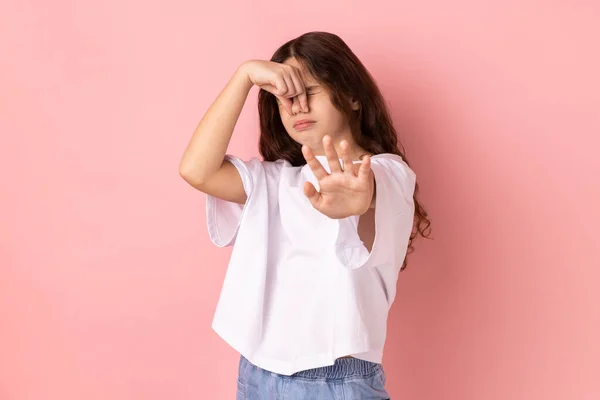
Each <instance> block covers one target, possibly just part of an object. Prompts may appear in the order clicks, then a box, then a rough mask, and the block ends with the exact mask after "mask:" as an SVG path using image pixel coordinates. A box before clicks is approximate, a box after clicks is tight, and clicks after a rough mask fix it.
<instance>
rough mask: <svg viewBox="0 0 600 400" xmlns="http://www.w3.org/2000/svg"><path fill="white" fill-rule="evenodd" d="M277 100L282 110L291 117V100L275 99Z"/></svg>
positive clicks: (284, 98)
mask: <svg viewBox="0 0 600 400" xmlns="http://www.w3.org/2000/svg"><path fill="white" fill-rule="evenodd" d="M277 98H278V99H279V101H280V102H281V106H282V107H283V108H284V110H285V111H286V112H287V113H288V114H289V115H293V114H294V112H293V111H292V105H293V104H292V103H293V102H292V99H288V98H287V97H279V96H278V97H277Z"/></svg>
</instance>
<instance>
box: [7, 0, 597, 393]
mask: <svg viewBox="0 0 600 400" xmlns="http://www.w3.org/2000/svg"><path fill="white" fill-rule="evenodd" d="M599 18H600V6H599V5H598V2H592V1H588V2H584V1H578V2H576V1H575V2H573V1H566V0H565V1H547V0H546V1H523V0H520V1H517V0H512V1H505V0H496V1H487V2H482V1H474V0H472V1H469V0H458V1H454V2H448V1H442V0H436V1H420V2H414V1H410V2H408V1H401V2H397V1H384V2H377V1H376V2H372V1H369V2H358V1H355V2H350V1H341V0H337V1H328V2H323V1H305V2H295V3H282V2H275V1H271V2H266V1H253V2H250V1H237V2H233V3H232V2H229V1H218V2H211V3H210V4H207V3H204V2H198V1H186V2H184V1H173V0H171V1H162V2H159V1H114V0H113V1H104V2H100V1H96V2H95V4H92V3H91V2H81V1H80V2H75V1H69V2H68V1H62V2H43V1H16V0H9V1H3V2H2V4H1V6H0V51H1V53H0V57H1V63H0V109H1V111H0V115H1V117H0V132H1V142H0V149H1V151H2V155H1V157H0V168H1V169H0V171H1V172H0V174H1V175H0V178H1V183H2V195H1V197H0V202H1V210H2V212H1V213H0V218H1V219H0V226H1V230H0V235H1V247H0V251H1V259H0V263H1V270H0V399H1V400H34V399H35V400H81V399H86V400H96V399H97V400H106V399H111V400H131V399H140V400H142V399H143V400H159V399H160V400H162V399H173V400H178V399H227V398H233V396H234V394H235V377H236V373H237V359H238V356H237V354H235V352H234V351H233V350H231V349H230V348H229V347H228V346H227V345H226V344H225V343H224V342H223V341H221V339H220V338H219V337H218V336H217V335H216V334H215V333H213V332H212V330H211V328H210V325H211V319H212V314H213V311H214V308H215V305H216V301H217V297H218V293H219V290H220V285H221V282H222V279H223V276H224V272H225V267H226V263H227V260H228V255H229V250H220V249H217V248H215V247H213V246H212V245H211V244H210V242H209V239H208V235H207V230H206V226H205V209H204V206H205V205H204V196H203V195H202V194H201V193H199V192H196V191H195V190H193V189H192V188H191V187H189V186H188V185H187V184H186V183H185V182H184V181H183V180H182V179H181V178H180V177H179V175H178V164H179V159H180V157H181V154H182V153H183V150H184V148H185V146H186V145H187V142H188V140H189V138H190V136H191V134H192V131H193V129H194V128H195V126H196V124H197V122H198V121H199V119H200V118H201V117H202V114H203V112H204V111H205V110H206V109H207V107H208V106H209V105H210V103H211V102H212V100H213V99H214V98H215V97H216V95H217V94H218V93H219V91H220V90H221V89H222V87H223V86H224V85H225V83H226V81H227V80H228V78H229V77H230V75H231V74H232V73H233V71H234V70H235V68H236V67H237V66H238V65H239V63H241V62H242V61H243V60H245V59H248V58H269V57H270V55H271V54H272V52H273V51H274V50H275V49H276V48H277V47H278V46H279V45H280V44H282V43H283V42H284V41H286V40H288V39H291V38H293V37H295V36H297V35H299V34H301V33H303V32H306V31H310V30H328V31H332V32H336V33H338V34H339V35H341V36H342V37H343V38H344V39H345V40H346V41H347V43H348V44H349V45H350V46H351V47H352V48H353V49H354V51H355V52H356V53H357V54H358V56H359V57H360V58H361V59H362V60H363V62H364V63H365V64H366V65H367V67H368V68H369V69H370V70H371V72H372V73H373V74H374V76H375V77H376V79H377V81H378V83H379V84H380V87H381V89H382V91H383V92H384V95H385V96H386V98H387V99H388V101H389V104H390V106H391V108H392V113H393V116H394V119H395V121H396V123H397V125H398V128H399V131H400V132H401V134H402V140H403V141H404V143H405V146H406V148H407V151H408V158H409V160H410V161H411V163H412V165H413V167H414V169H415V170H416V172H417V175H418V177H419V180H420V185H421V188H422V193H421V196H422V199H423V201H424V203H425V204H426V206H427V208H428V210H429V212H430V214H431V217H432V219H433V222H434V225H433V228H434V236H435V241H431V242H420V243H417V252H416V253H415V254H414V256H412V257H411V259H410V264H409V268H408V270H407V271H406V272H405V273H402V274H401V279H400V282H399V295H398V299H397V303H396V304H395V306H394V308H393V311H392V314H391V319H390V325H389V332H388V335H389V336H388V337H389V341H388V345H387V350H386V355H385V360H384V364H385V367H386V369H387V375H388V381H389V389H390V392H391V394H392V396H393V398H397V399H419V400H424V399H425V400H428V399H431V400H433V399H436V400H437V399H444V400H451V399H457V400H470V399H473V400H475V399H477V400H479V399H486V400H494V399H498V400H500V399H502V400H505V399H527V400H542V399H543V400H554V399H569V400H571V399H577V400H579V399H582V400H583V399H585V400H591V399H598V398H600V381H598V377H600V344H599V340H598V339H599V338H600V311H599V307H600V294H599V292H598V289H597V287H598V282H599V280H600V272H599V271H600V254H599V250H598V247H599V246H598V238H599V236H600V231H599V226H600V212H599V209H598V207H599V206H600V162H599V161H598V157H597V156H596V153H597V152H598V148H599V146H600V139H599V137H600V117H599V115H598V114H599V109H600V78H599V77H598V71H600V56H599V55H598V38H599V37H600V26H599V25H598V24H597V21H598V19H599ZM255 97H256V91H253V92H252V93H251V96H250V101H249V103H248V107H247V108H246V109H245V110H244V113H243V114H242V117H241V119H240V122H239V125H238V129H237V130H236V133H235V135H234V139H233V143H232V145H231V147H230V151H231V152H232V153H235V154H238V155H240V156H242V157H250V156H254V155H256V154H257V150H256V144H257V138H258V131H257V112H256V109H255V105H256V100H255Z"/></svg>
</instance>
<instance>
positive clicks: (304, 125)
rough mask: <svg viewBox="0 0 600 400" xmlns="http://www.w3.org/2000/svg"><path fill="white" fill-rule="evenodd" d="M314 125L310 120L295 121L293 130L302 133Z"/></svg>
mask: <svg viewBox="0 0 600 400" xmlns="http://www.w3.org/2000/svg"><path fill="white" fill-rule="evenodd" d="M314 123H315V121H313V120H310V119H303V120H300V121H296V122H295V123H294V129H296V130H297V131H302V130H304V129H308V128H310V127H311V126H313V125H314Z"/></svg>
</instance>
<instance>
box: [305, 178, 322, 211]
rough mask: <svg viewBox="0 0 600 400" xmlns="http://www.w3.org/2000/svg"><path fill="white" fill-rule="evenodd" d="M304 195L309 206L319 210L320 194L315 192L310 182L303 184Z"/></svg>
mask: <svg viewBox="0 0 600 400" xmlns="http://www.w3.org/2000/svg"><path fill="white" fill-rule="evenodd" d="M303 189H304V195H305V196H306V197H307V198H308V200H309V201H310V204H312V206H313V207H314V208H316V209H317V210H318V209H319V203H320V202H321V193H319V192H318V191H317V189H316V188H315V187H314V185H313V184H312V183H310V182H308V181H307V182H304V188H303Z"/></svg>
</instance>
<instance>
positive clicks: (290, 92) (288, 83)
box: [283, 73, 296, 98]
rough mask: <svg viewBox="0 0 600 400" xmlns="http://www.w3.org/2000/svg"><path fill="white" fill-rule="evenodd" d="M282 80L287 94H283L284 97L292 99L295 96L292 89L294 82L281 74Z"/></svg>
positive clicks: (294, 90)
mask: <svg viewBox="0 0 600 400" xmlns="http://www.w3.org/2000/svg"><path fill="white" fill-rule="evenodd" d="M283 80H284V81H285V85H286V86H287V89H288V90H287V92H286V94H285V97H290V98H291V97H294V96H296V88H295V87H294V81H292V77H291V76H290V75H289V74H287V73H284V74H283Z"/></svg>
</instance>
